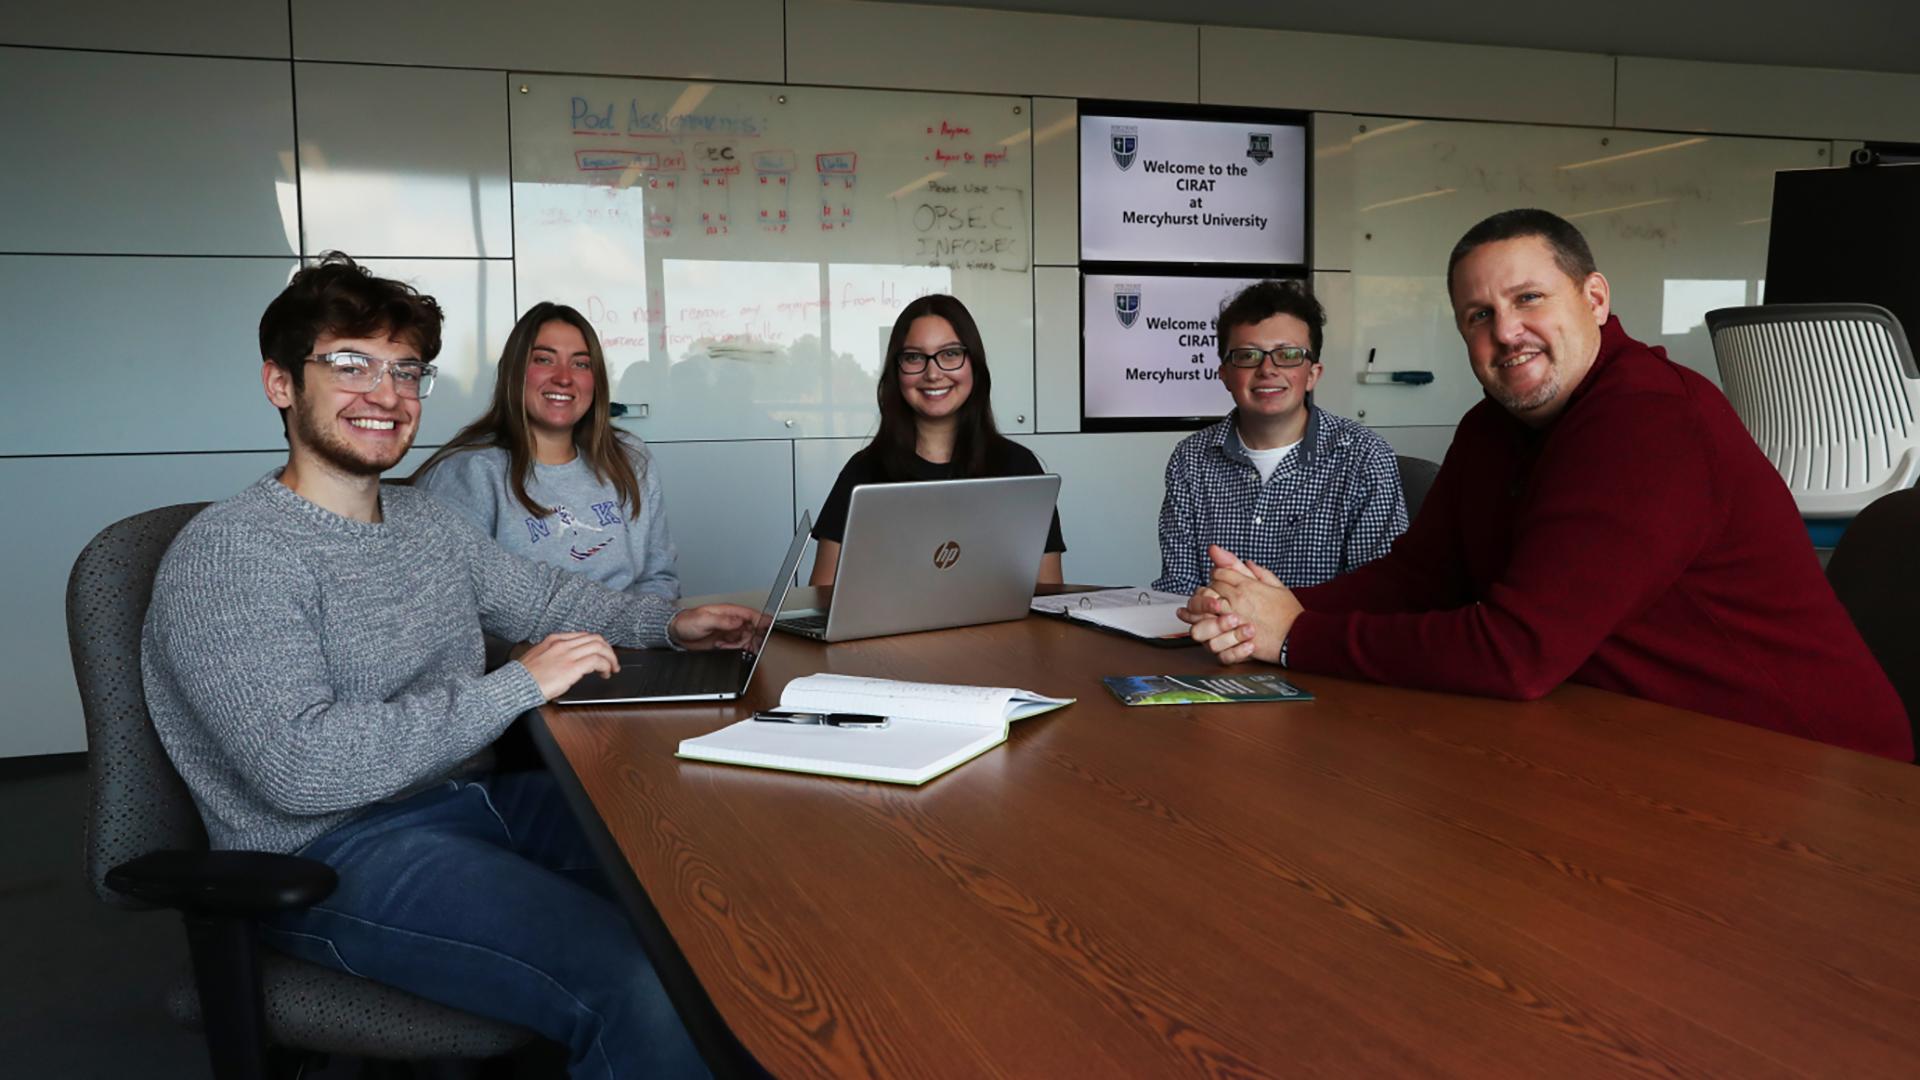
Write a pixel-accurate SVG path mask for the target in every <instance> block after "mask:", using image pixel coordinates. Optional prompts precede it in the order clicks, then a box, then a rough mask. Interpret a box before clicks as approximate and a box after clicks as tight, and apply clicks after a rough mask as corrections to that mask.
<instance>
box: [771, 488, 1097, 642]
mask: <svg viewBox="0 0 1920 1080" xmlns="http://www.w3.org/2000/svg"><path fill="white" fill-rule="evenodd" d="M1059 494H1060V478H1059V477H1058V476H1054V475H1052V474H1048V475H1044V476H1004V477H995V478H992V479H986V480H928V481H919V482H913V483H903V484H863V485H861V486H859V487H857V488H854V489H853V497H852V498H851V499H850V500H849V502H848V504H847V529H846V532H845V533H844V534H843V539H842V540H841V542H840V565H839V567H838V568H837V569H836V571H835V572H834V581H833V600H832V602H831V605H830V607H829V608H828V610H826V611H801V612H788V613H786V614H784V615H782V616H781V617H780V619H779V620H778V621H777V622H775V623H774V625H775V626H776V627H778V628H779V629H781V630H785V631H788V632H790V633H795V634H800V635H802V636H805V637H811V638H817V639H819V640H821V641H851V640H854V639H856V638H868V637H879V636H880V635H882V634H905V633H910V632H912V631H915V630H940V629H944V628H946V627H949V626H975V625H978V624H980V623H990V622H1005V621H1007V620H1009V619H1021V618H1025V617H1026V614H1027V606H1028V604H1030V603H1031V602H1032V601H1033V583H1034V578H1036V577H1038V576H1039V573H1040V558H1041V556H1042V555H1044V554H1045V553H1046V546H1047V531H1048V527H1049V526H1051V525H1052V524H1053V507H1054V502H1055V500H1056V499H1057V498H1058V497H1059Z"/></svg>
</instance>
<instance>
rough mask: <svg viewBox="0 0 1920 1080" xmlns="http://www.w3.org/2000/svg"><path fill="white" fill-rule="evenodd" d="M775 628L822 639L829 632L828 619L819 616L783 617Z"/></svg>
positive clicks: (821, 615) (823, 615)
mask: <svg viewBox="0 0 1920 1080" xmlns="http://www.w3.org/2000/svg"><path fill="white" fill-rule="evenodd" d="M774 625H775V626H777V627H779V628H780V629H782V630H785V631H787V632H788V633H793V634H805V635H807V636H808V637H820V636H822V635H824V634H825V633H826V632H827V617H826V615H825V614H819V615H782V616H780V619H779V621H778V622H776V623H774Z"/></svg>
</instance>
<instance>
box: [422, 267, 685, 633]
mask: <svg viewBox="0 0 1920 1080" xmlns="http://www.w3.org/2000/svg"><path fill="white" fill-rule="evenodd" d="M607 384H608V378H607V361H606V356H605V354H604V353H603V352H602V351H601V348H600V336H599V335H598V334H596V333H594V330H593V325H592V324H591V323H589V322H587V320H586V318H585V317H584V316H582V315H581V314H580V313H579V312H578V311H576V310H574V309H573V308H570V307H568V306H566V305H565V304H555V303H551V302H542V303H538V304H535V305H533V307H531V308H529V309H528V310H527V313H526V314H525V315H522V316H521V317H520V321H519V322H518V323H516V324H514V328H513V333H511V334H509V335H508V336H507V345H506V349H505V350H504V351H503V352H502V354H501V356H500V364H499V369H498V376H497V378H496V379H495V382H494V388H493V404H492V405H491V406H490V407H489V408H488V410H487V412H486V414H485V415H483V416H481V417H480V418H479V419H478V420H475V421H474V422H473V423H471V424H468V425H467V426H466V427H464V428H462V429H461V430H460V432H459V434H457V435H455V436H454V437H453V438H452V439H451V440H449V441H448V442H447V444H446V445H445V446H443V447H441V448H440V449H439V450H438V451H436V452H435V453H434V455H433V456H432V457H431V458H428V459H427V463H426V464H425V465H422V466H421V467H420V469H419V470H418V471H417V472H415V473H414V474H413V480H412V482H413V483H414V484H415V485H416V486H418V487H421V488H424V489H425V490H426V491H428V492H429V493H431V494H432V495H433V496H434V497H435V498H437V499H439V500H441V501H442V502H444V503H446V504H447V505H449V506H451V507H453V508H454V509H456V510H458V511H459V512H460V513H462V514H464V515H466V516H467V517H468V518H470V519H472V521H473V522H474V523H475V524H476V525H478V526H480V528H481V529H483V530H484V531H486V532H487V533H488V535H490V536H492V537H493V538H494V539H495V540H496V541H498V542H499V544H500V545H501V546H502V547H504V548H506V549H507V550H508V551H511V552H514V553H515V554H517V555H523V556H526V557H527V558H530V559H534V560H536V561H538V562H543V563H547V564H549V565H551V566H557V567H561V568H563V569H566V570H571V571H574V572H576V573H581V574H585V575H587V576H588V577H590V578H592V579H593V580H595V581H598V582H600V583H601V584H602V585H606V586H608V587H609V588H614V589H621V590H625V591H628V592H636V593H652V594H654V595H657V596H662V597H665V598H667V599H669V600H677V599H679V597H680V579H679V577H678V576H677V575H676V574H675V573H674V566H673V564H674V547H673V540H672V538H671V537H670V536H669V535H668V533H667V512H666V507H665V506H664V505H663V503H662V499H661V494H660V480H659V478H658V477H657V476H655V475H654V471H653V468H652V464H653V463H652V459H651V457H650V455H649V454H648V453H647V450H646V447H645V445H643V444H642V443H641V442H640V440H639V439H638V438H637V437H634V436H631V435H628V434H626V433H624V432H622V431H620V430H619V429H617V428H615V427H614V426H613V423H612V419H611V408H610V403H609V401H608V393H607Z"/></svg>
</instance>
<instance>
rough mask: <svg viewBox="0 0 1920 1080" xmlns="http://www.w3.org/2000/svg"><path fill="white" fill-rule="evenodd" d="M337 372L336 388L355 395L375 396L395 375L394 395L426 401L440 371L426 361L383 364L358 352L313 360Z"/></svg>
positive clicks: (333, 354) (320, 356) (312, 357)
mask: <svg viewBox="0 0 1920 1080" xmlns="http://www.w3.org/2000/svg"><path fill="white" fill-rule="evenodd" d="M307 359H309V360H311V361H313V362H314V363H316V364H325V365H327V366H328V367H330V368H332V369H333V384H334V385H335V386H338V387H339V388H340V389H342V390H345V391H347V392H349V393H353V394H371V393H373V391H374V390H375V389H376V388H378V387H379V385H380V380H382V379H384V378H386V377H387V373H388V372H392V373H393V392H394V393H396V394H398V395H400V396H401V397H403V398H416V399H418V398H423V397H426V396H427V394H428V393H430V392H431V391H432V390H433V377H434V376H435V375H437V374H439V372H440V369H439V368H437V367H434V366H433V365H432V364H429V363H427V362H426V361H424V360H381V359H379V358H377V357H372V356H368V355H366V354H365V353H357V352H330V353H320V354H318V355H316V356H309V357H307Z"/></svg>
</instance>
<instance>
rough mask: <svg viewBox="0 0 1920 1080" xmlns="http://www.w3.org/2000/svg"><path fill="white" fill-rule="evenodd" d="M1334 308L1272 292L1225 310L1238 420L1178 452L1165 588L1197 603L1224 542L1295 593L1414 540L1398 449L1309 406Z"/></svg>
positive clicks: (1224, 377)
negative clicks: (1216, 548)
mask: <svg viewBox="0 0 1920 1080" xmlns="http://www.w3.org/2000/svg"><path fill="white" fill-rule="evenodd" d="M1326 323H1327V313H1326V309H1324V308H1322V307H1321V306H1320V301H1318V300H1316V299H1314V296H1313V294H1312V293H1311V292H1309V291H1308V290H1307V288H1306V286H1305V285H1303V284H1301V283H1299V282H1293V281H1286V282H1282V281H1262V282H1259V283H1258V284H1254V285H1250V286H1248V287H1247V288H1245V289H1243V290H1241V292H1240V293H1239V295H1237V296H1235V297H1234V298H1233V299H1231V300H1229V301H1227V303H1226V304H1225V305H1224V306H1223V307H1222V308H1221V309H1220V319H1219V322H1218V324H1217V332H1218V341H1219V348H1220V381H1221V383H1222V384H1224V385H1225V386H1226V388H1227V390H1228V392H1229V393H1231V394H1232V395H1233V404H1234V409H1233V412H1231V413H1229V414H1228V415H1227V417H1226V419H1224V420H1221V421H1220V422H1219V423H1217V424H1214V425H1213V426H1211V427H1208V428H1205V429H1203V430H1201V431H1198V432H1195V433H1194V434H1192V435H1190V436H1188V437H1187V438H1185V439H1183V440H1181V442H1180V445H1178V446H1176V447H1174V449H1173V456H1172V457H1171V458H1169V459H1168V460H1167V495H1166V500H1165V501H1164V502H1162V503H1161V504H1160V577H1159V579H1158V580H1156V581H1155V582H1154V583H1153V587H1154V588H1156V589H1159V590H1161V591H1163V592H1171V593H1181V594H1191V593H1192V592H1193V591H1194V590H1196V589H1198V588H1200V587H1201V586H1202V585H1205V584H1206V583H1207V580H1208V578H1209V577H1211V576H1212V574H1213V563H1212V561H1211V560H1209V559H1208V557H1207V545H1209V544H1218V545H1220V546H1221V547H1223V548H1226V549H1227V550H1229V551H1233V552H1236V553H1238V554H1239V555H1240V557H1241V558H1243V559H1245V560H1247V561H1248V562H1253V563H1258V564H1259V565H1261V566H1264V567H1266V568H1267V569H1268V570H1271V571H1273V573H1274V575H1275V576H1276V577H1278V578H1279V579H1280V580H1281V581H1284V582H1286V583H1287V584H1288V585H1291V586H1296V587H1299V586H1306V585H1318V584H1320V583H1321V582H1323V581H1327V580H1329V579H1331V578H1334V577H1337V576H1339V575H1341V574H1344V573H1346V572H1347V571H1349V570H1352V569H1353V568H1354V567H1357V566H1360V565H1363V564H1365V563H1368V562H1371V561H1373V560H1374V559H1377V558H1379V557H1380V556H1382V555H1385V554H1386V553H1387V549H1388V548H1390V547H1391V546H1393V541H1394V538H1395V537H1397V536H1399V535H1400V534H1401V533H1403V532H1405V531H1406V529H1407V504H1406V498H1405V496H1404V495H1403V494H1402V493H1401V490H1400V468H1399V465H1398V464H1397V462H1396V461H1395V459H1394V455H1393V449H1392V448H1391V447H1389V446H1388V445H1387V443H1386V440H1384V439H1382V438H1381V437H1380V436H1378V435H1376V434H1374V433H1373V432H1372V431H1371V430H1369V429H1368V428H1366V427H1365V426H1363V425H1361V424H1357V423H1355V422H1354V421H1352V420H1348V419H1346V418H1345V417H1341V416H1334V415H1333V414H1331V413H1329V412H1327V411H1326V410H1324V409H1321V408H1320V407H1318V406H1316V405H1314V404H1313V403H1312V402H1311V401H1309V400H1308V393H1309V392H1310V391H1311V390H1312V389H1313V387H1314V384H1315V383H1317V382H1319V381H1320V373H1321V365H1320V345H1321V332H1322V330H1323V329H1324V327H1325V326H1326Z"/></svg>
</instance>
